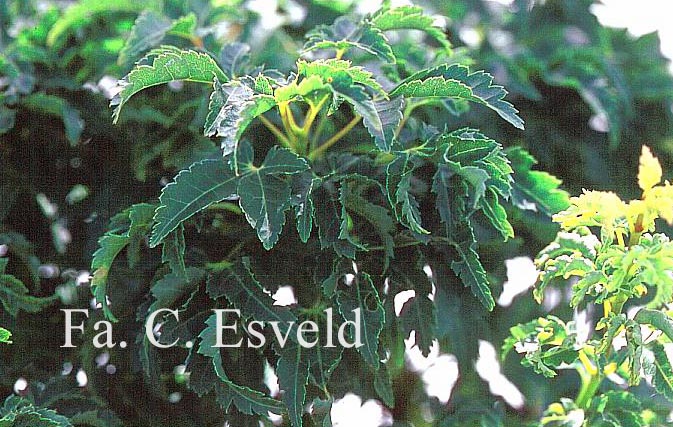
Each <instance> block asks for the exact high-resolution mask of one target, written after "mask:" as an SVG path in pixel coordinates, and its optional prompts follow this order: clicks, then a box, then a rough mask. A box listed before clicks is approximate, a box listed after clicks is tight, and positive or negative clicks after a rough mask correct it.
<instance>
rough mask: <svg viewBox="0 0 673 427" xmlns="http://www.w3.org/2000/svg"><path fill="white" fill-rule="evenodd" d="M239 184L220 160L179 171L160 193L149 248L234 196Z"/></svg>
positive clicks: (199, 163)
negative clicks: (192, 219)
mask: <svg viewBox="0 0 673 427" xmlns="http://www.w3.org/2000/svg"><path fill="white" fill-rule="evenodd" d="M238 181H239V178H238V177H236V176H235V175H234V173H233V171H232V170H231V169H230V168H229V167H228V166H227V165H226V163H225V162H224V161H223V160H217V159H216V160H202V161H200V162H196V163H194V164H193V165H191V166H190V167H189V169H187V170H183V171H181V172H180V173H179V174H178V175H177V176H176V177H175V180H174V181H173V182H172V183H170V184H168V185H167V186H166V187H164V189H163V190H162V191H161V196H159V207H158V208H157V210H156V214H155V216H154V221H155V225H154V228H153V230H152V235H151V237H150V247H155V246H157V245H158V244H159V243H161V242H162V241H163V240H164V238H165V237H166V236H168V234H169V233H171V232H172V231H173V230H175V229H176V228H177V227H178V226H179V225H180V224H182V223H183V222H184V221H186V220H187V219H189V218H190V217H191V216H192V215H194V214H196V213H197V212H200V211H202V210H203V209H205V208H207V207H208V206H210V205H211V204H213V203H217V202H220V201H222V200H225V199H228V198H231V197H232V196H234V195H235V194H236V188H237V185H238Z"/></svg>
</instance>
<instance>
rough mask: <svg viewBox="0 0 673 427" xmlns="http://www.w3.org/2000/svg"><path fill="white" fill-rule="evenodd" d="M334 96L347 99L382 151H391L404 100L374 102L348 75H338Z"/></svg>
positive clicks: (334, 82)
mask: <svg viewBox="0 0 673 427" xmlns="http://www.w3.org/2000/svg"><path fill="white" fill-rule="evenodd" d="M330 85H331V87H332V89H333V91H334V94H335V95H336V96H338V97H340V98H343V99H345V100H346V101H347V102H348V103H349V104H351V105H352V106H353V108H354V109H355V111H356V112H357V113H358V114H360V115H361V116H362V119H363V120H362V121H363V124H364V125H365V128H367V131H369V134H370V135H371V136H372V137H374V142H375V143H376V146H377V147H378V148H379V150H381V151H390V147H391V146H392V144H393V139H394V137H395V130H396V129H397V126H398V125H399V123H400V121H401V120H402V112H401V110H402V105H403V103H404V100H403V99H402V98H393V99H390V100H378V101H374V100H373V99H372V98H371V97H370V96H369V95H368V94H367V93H366V92H365V90H364V89H363V88H362V87H361V86H359V85H355V84H354V82H353V80H352V79H351V78H350V76H348V75H347V74H345V73H344V74H337V75H335V76H334V77H333V79H332V82H331V83H330Z"/></svg>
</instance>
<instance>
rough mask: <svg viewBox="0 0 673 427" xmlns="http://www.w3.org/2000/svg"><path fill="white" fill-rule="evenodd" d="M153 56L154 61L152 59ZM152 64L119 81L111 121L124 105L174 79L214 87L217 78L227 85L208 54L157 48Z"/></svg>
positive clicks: (141, 65)
mask: <svg viewBox="0 0 673 427" xmlns="http://www.w3.org/2000/svg"><path fill="white" fill-rule="evenodd" d="M150 57H151V58H150ZM147 58H148V60H149V59H151V61H152V65H146V64H139V65H136V66H135V67H134V68H133V70H131V72H130V73H128V74H127V75H126V76H125V77H124V78H123V79H122V80H120V81H119V86H120V87H121V91H120V92H119V93H118V94H117V95H116V96H115V97H114V98H113V99H112V101H111V102H110V105H116V107H115V109H114V111H113V113H112V119H113V121H114V122H115V123H116V122H117V120H119V114H120V112H121V109H122V107H123V106H124V104H125V103H126V102H127V101H128V100H129V99H130V98H131V97H132V96H133V95H135V94H136V93H138V92H140V91H141V90H143V89H147V88H148V87H152V86H156V85H160V84H164V83H169V82H172V81H175V80H184V81H189V82H199V83H208V84H212V83H213V81H214V80H215V79H218V80H219V81H222V82H226V81H227V80H228V78H227V76H226V75H225V74H224V72H223V71H222V69H221V68H220V67H219V66H218V65H217V63H216V62H215V60H214V59H213V58H212V57H211V56H210V55H208V54H206V53H202V52H196V51H193V50H179V49H176V48H171V47H164V48H160V49H155V50H153V51H151V52H150V54H149V55H148V57H147Z"/></svg>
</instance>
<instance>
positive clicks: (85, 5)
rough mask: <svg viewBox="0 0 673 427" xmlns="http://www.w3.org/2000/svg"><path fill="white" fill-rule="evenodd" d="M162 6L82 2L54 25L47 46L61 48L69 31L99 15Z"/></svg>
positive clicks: (123, 0) (153, 0)
mask: <svg viewBox="0 0 673 427" xmlns="http://www.w3.org/2000/svg"><path fill="white" fill-rule="evenodd" d="M161 6H162V1H160V0H148V1H143V2H139V1H135V0H117V1H103V2H102V1H99V0H81V1H79V2H77V3H74V4H72V5H71V6H70V7H69V8H68V9H66V11H65V13H64V14H63V15H62V16H61V17H60V18H59V19H58V20H57V21H56V22H55V23H54V25H53V26H52V27H51V29H50V30H49V34H48V35H47V40H46V41H47V45H48V46H51V47H57V48H58V47H61V45H62V44H63V43H64V41H65V40H64V38H65V35H66V33H67V32H68V31H71V30H74V29H77V28H80V27H82V26H84V25H86V24H88V23H89V22H91V20H92V19H93V18H94V17H95V16H96V15H98V14H103V13H106V12H141V11H143V10H146V9H150V10H159V9H160V8H161Z"/></svg>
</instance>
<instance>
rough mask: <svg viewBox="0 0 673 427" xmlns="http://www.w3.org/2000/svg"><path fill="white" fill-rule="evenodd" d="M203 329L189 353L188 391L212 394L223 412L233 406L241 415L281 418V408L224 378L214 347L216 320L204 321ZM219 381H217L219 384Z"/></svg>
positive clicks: (212, 318)
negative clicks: (195, 347) (194, 348)
mask: <svg viewBox="0 0 673 427" xmlns="http://www.w3.org/2000/svg"><path fill="white" fill-rule="evenodd" d="M206 325H207V326H206V328H205V329H203V330H202V331H201V333H200V334H199V338H200V339H201V343H200V344H199V348H198V351H194V350H192V352H191V354H190V365H189V366H188V369H191V372H192V375H194V372H195V371H196V373H197V375H196V378H194V380H192V378H191V376H190V388H191V389H192V390H194V391H196V392H197V393H199V395H202V394H205V393H207V392H209V391H211V390H213V389H214V390H215V394H216V400H217V403H218V404H219V405H220V406H221V407H222V409H223V410H224V411H225V412H228V411H229V408H230V406H231V404H232V403H233V404H234V406H236V408H237V409H238V410H239V411H241V412H243V413H244V414H248V415H251V414H253V413H256V414H259V415H262V416H268V412H272V413H275V414H281V413H283V412H285V408H284V406H283V404H282V403H281V402H279V401H277V400H275V399H272V398H270V397H268V396H266V395H264V394H263V393H262V392H260V391H257V390H253V389H251V388H248V387H244V386H241V385H238V384H236V383H234V382H233V381H232V380H230V379H229V377H228V376H227V374H226V371H225V369H224V366H223V364H222V356H221V354H220V349H219V348H218V347H217V346H216V344H217V342H216V329H217V316H216V315H215V314H213V315H211V316H210V317H209V318H208V320H206ZM218 378H219V381H218Z"/></svg>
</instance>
